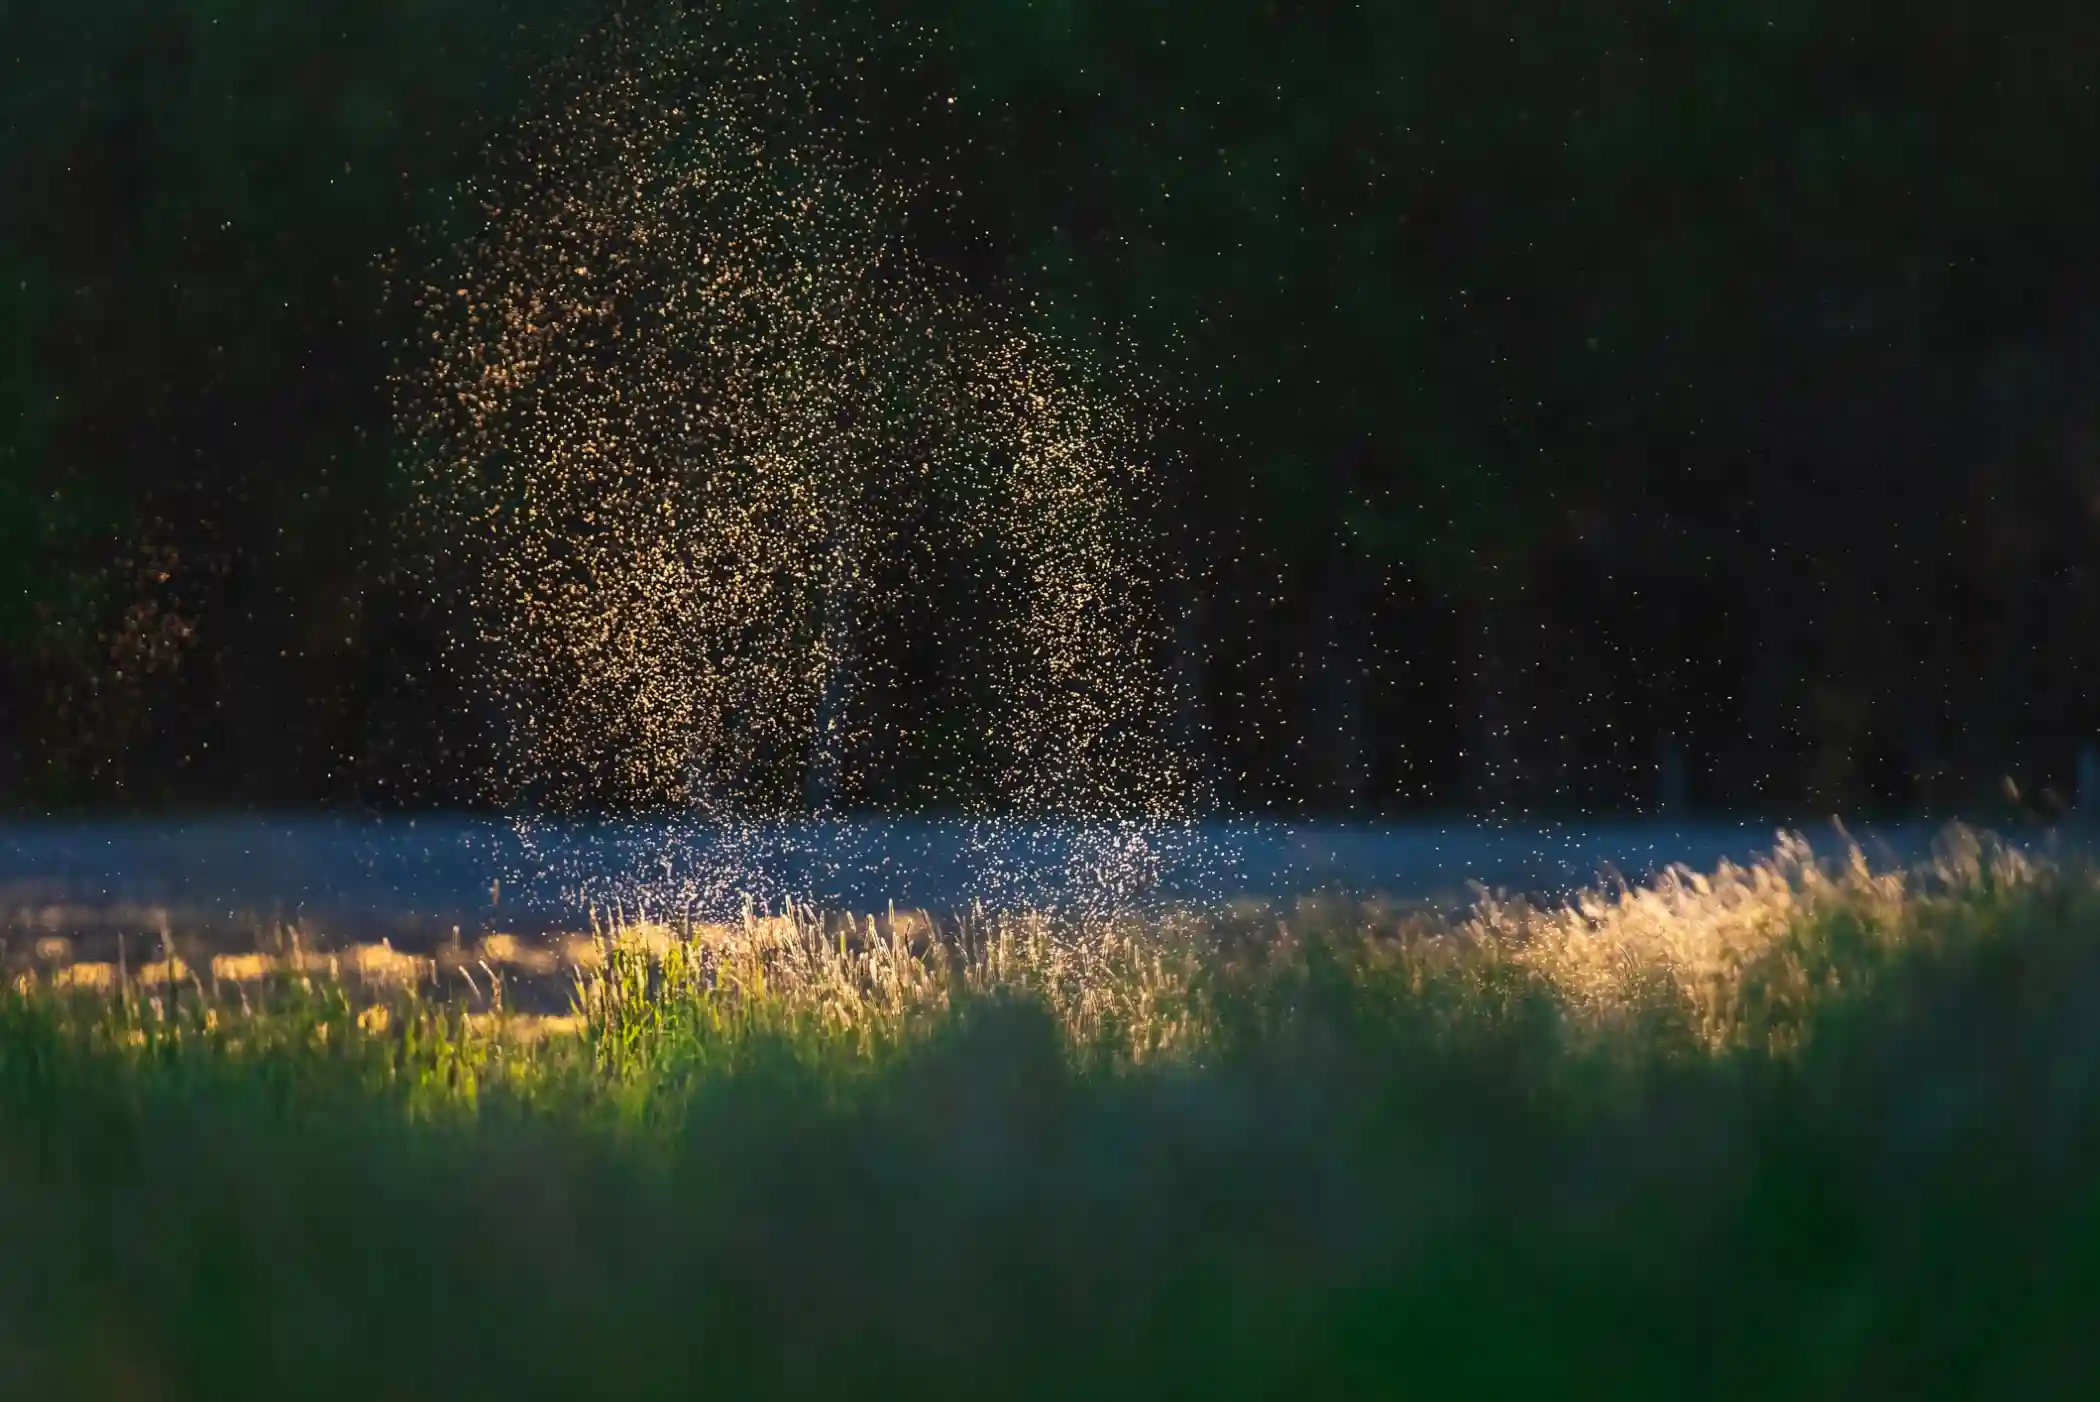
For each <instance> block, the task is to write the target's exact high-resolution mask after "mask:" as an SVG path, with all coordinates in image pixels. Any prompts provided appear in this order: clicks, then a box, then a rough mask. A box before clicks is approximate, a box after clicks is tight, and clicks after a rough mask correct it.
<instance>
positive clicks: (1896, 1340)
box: [0, 830, 2100, 1399]
mask: <svg viewBox="0 0 2100 1402" xmlns="http://www.w3.org/2000/svg"><path fill="white" fill-rule="evenodd" d="M2096 936H2100V879H2096V876H2095V873H2094V870H2093V868H2092V867H2090V866H2088V865H2085V864H2083V863H2078V862H2071V861H2053V862H2039V861H2030V860H2027V859H2024V858H2021V857H2018V856H2017V855H2015V854H2013V853H2010V852H2009V851H2007V850H2005V849H2004V848H2002V847H2000V846H1998V845H1997V844H1995V843H1993V842H1991V841H1990V840H1989V839H1987V838H1982V837H1978V836H1976V835H1974V834H1970V833H1967V832H1964V831H1961V830H1951V831H1950V832H1949V834H1948V835H1947V837H1946V838H1945V839H1944V841H1943V843H1942V845H1941V848H1940V851H1939V853H1938V856H1937V858H1936V859H1935V861H1934V862H1933V863H1931V864H1929V865H1928V866H1927V867H1925V868H1923V869H1921V870H1918V871H1915V872H1908V873H1897V874H1879V873H1874V872H1871V871H1869V870H1868V868H1867V866H1866V864H1865V862H1864V861H1863V860H1861V859H1859V858H1858V856H1857V854H1855V855H1854V857H1853V859H1852V860H1851V861H1849V862H1846V863H1840V864H1837V865H1835V866H1832V867H1827V868H1826V867H1823V866H1819V865H1818V864H1817V863H1816V862H1815V861H1814V860H1812V858H1811V857H1810V855H1809V853H1808V851H1807V849H1806V847H1805V846H1804V845H1802V844H1799V843H1797V842H1794V841H1792V840H1787V841H1784V842H1782V844H1781V846H1780V847H1779V849H1778V850H1777V851H1776V852H1775V853H1774V854H1773V855H1772V856H1771V857H1770V858H1769V859H1767V860H1765V861H1763V862H1760V863H1758V864H1756V865H1754V866H1752V867H1750V868H1747V869H1734V868H1727V867H1724V868H1722V869H1721V870H1719V871H1718V872H1715V873H1710V874H1697V873H1692V872H1689V871H1683V870H1677V871H1672V872H1670V873H1667V874H1665V876H1664V877H1663V878H1661V879H1660V880H1659V881H1657V882H1655V883H1653V884H1652V885H1650V886H1648V887H1646V888H1643V889H1639V890H1627V889H1619V890H1615V891H1608V892H1598V893H1594V894H1592V895H1589V896H1585V897H1582V898H1580V899H1578V900H1577V901H1575V902H1573V903H1571V904H1570V905H1568V906H1566V907H1564V908H1557V909H1540V908H1532V907H1529V906H1525V905H1521V904H1515V903H1507V902H1499V901H1496V900H1493V899H1487V898H1483V900H1482V901H1481V903H1480V905H1479V906H1478V908H1477V909H1476V910H1475V911H1474V912H1473V913H1472V914H1471V915H1470V916H1468V917H1467V918H1465V919H1462V920H1446V919H1440V918H1436V917H1432V916H1426V915H1421V914H1413V913H1408V912H1404V911H1400V910H1397V909H1386V908H1380V907H1377V906H1367V905H1353V904H1342V903H1325V904H1322V903H1308V904H1304V905H1301V906H1298V907H1295V908H1292V909H1289V910H1277V909H1258V908H1253V907H1246V908H1241V909H1236V910H1226V911H1214V912H1201V913H1199V912H1187V913H1183V914H1178V915H1174V916H1171V917H1165V918H1154V919H1150V920H1146V921H1138V920H1131V921H1126V922H1105V923H1096V924H1091V925H1086V926H1074V925H1061V924H1059V923H1058V922H1055V921H1053V920H1050V919H1048V918H1045V917H1034V916H995V915H989V914H982V913H980V914H975V915H972V916H970V917H968V918H965V919H961V920H955V921H943V922H932V921H928V920H926V919H925V918H924V917H915V916H905V915H897V914H894V913H893V914H891V915H889V916H886V917H883V918H879V919H867V920H862V921H859V922H841V921H838V920H830V919H820V918H817V917H816V916H814V915H812V914H810V913H806V912H803V913H790V914H789V915H788V916H785V917H775V918H770V919H767V918H759V917H757V916H753V917H752V918H750V919H747V920H745V921H744V922H742V923H740V924H738V925H735V926H731V927H716V928H697V929H680V930H671V929H666V928H662V927H649V926H642V925H638V924H632V923H630V924H625V925H620V926H617V927H613V928H608V929H603V930H600V931H598V932H596V939H595V941H594V943H593V944H592V945H591V946H590V948H591V950H592V954H591V957H590V958H588V959H585V960H582V961H580V964H579V966H578V967H577V970H576V972H575V974H574V979H575V986H574V995H573V1003H574V1006H573V1010H572V1018H571V1020H568V1021H559V1022H551V1023H550V1022H547V1021H542V1020H533V1019H531V1018H528V1017H527V1016H525V1015H522V1014H517V1015H512V1014H503V1015H499V1016H494V1017H490V1016H487V1015H483V1014H476V1013H470V1012H469V1011H468V1010H467V1008H466V1007H464V1006H463V1005H461V1004H459V1003H455V1002H448V1001H445V1000H441V999H436V998H432V997H430V996H428V995H427V994H424V993H419V992H418V991H417V988H416V985H415V984H414V983H412V982H411V983H410V984H408V985H407V986H406V987H402V988H398V989H395V990H393V991H387V990H385V989H384V988H383V987H381V988H379V990H378V991H376V992H375V991H373V990H372V989H370V988H365V987H363V986H360V985H353V984H352V983H351V982H350V981H345V980H330V979H327V978H325V977H324V978H316V977H314V976H313V974H312V973H311V972H302V971H298V970H295V969H287V970H285V971H283V972H282V973H281V976H280V977H278V978H277V979H276V980H275V981H274V983H271V984H268V985H266V986H258V987H256V988H254V989H252V990H249V991H245V992H243V993H242V994H241V995H240V997H239V998H233V997H231V996H229V995H227V994H225V993H224V992H223V991H222V992H221V993H220V994H218V995H214V993H213V991H212V989H211V988H210V987H209V986H207V985H206V984H205V983H204V982H202V981H201V980H199V979H197V978H195V977H192V978H191V979H190V980H189V981H188V982H187V983H185V982H184V981H183V980H182V979H181V978H179V977H177V976H176V974H175V968H174V965H173V964H172V963H167V964H163V965H162V966H161V967H160V968H159V969H158V972H159V973H160V974H161V975H162V977H161V978H160V980H159V982H158V983H157V984H156V983H155V982H153V981H152V980H150V979H137V980H127V981H126V982H125V983H124V984H123V985H122V986H120V987H117V988H114V989H108V990H101V991H97V990H92V989H79V988H70V989H69V988H54V987H52V986H50V982H49V981H48V980H47V981H42V982H39V981H33V980H32V981H25V983H23V984H22V985H20V986H18V987H17V988H15V989H14V990H12V991H10V992H8V993H6V994H5V995H0V1395H5V1396H8V1397H52V1398H62V1397H90V1398H100V1397H113V1398H115V1397H121V1398H131V1397H139V1398H147V1397H151V1398H171V1397H182V1398H189V1397H195V1398H246V1397H255V1398H263V1397H269V1398H279V1397H288V1396H298V1397H315V1398H333V1397H345V1398H348V1397H358V1398H374V1397H387V1398H424V1397H430V1398H438V1397H446V1398H458V1397H480V1396H489V1397H504V1398H533V1397H550V1398H554V1397H562V1398H567V1397H606V1398H643V1397H692V1396H707V1397H713V1396H724V1397H804V1396H808V1397H817V1396H827V1397H830V1396H855V1397H861V1396H875V1397H886V1396H896V1397H907V1396H908V1397H915V1398H917V1397H941V1396H951V1395H952V1396H956V1397H963V1396H968V1397H973V1398H982V1397H1007V1396H1012V1397H1082V1396H1099V1397H1117V1396H1131V1397H1148V1398H1153V1397H1163V1396H1191V1397H1195V1396H1202V1397H1220V1396H1227V1397H1269V1396H1291V1397H1298V1396H1323V1397H1336V1396H1348V1397H1358V1396H1377V1397H1385V1396H1395V1397H1398V1396H1408V1397H1414V1396H1428V1397H1504V1396H1507V1397H1512V1398H1514V1397H1523V1398H1527V1399H1535V1398H1541V1397H1590V1396H1596V1397H1613V1398H1622V1397H1638V1396H1669V1397H1683V1396H1699V1397H1702V1398H1711V1397H1743V1398H1766V1397H1788V1398H1793V1397H1817V1396H1829V1397H1838V1396H1843V1397H1856V1396H1862V1395H1868V1396H1872V1395H1899V1394H1901V1395H1911V1396H1927V1397H1969V1396H1990V1397H1998V1396H2021V1397H2029V1396H2053V1395H2063V1396H2071V1395H2079V1396H2083V1395H2088V1393H2089V1390H2090V1384H2091V1382H2092V1380H2093V1378H2094V1377H2096V1376H2100V1373H2096V1371H2095V1370H2096V1369H2100V1345H2096V1343H2095V1337H2096V1335H2100V1330H2095V1329H2094V1328H2093V1327H2092V1320H2093V1318H2094V1317H2095V1316H2094V1310H2095V1308H2096V1307H2100V1177H2096V1170H2100V938H2096ZM485 992H486V993H489V994H493V992H494V990H493V989H489V990H485Z"/></svg>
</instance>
